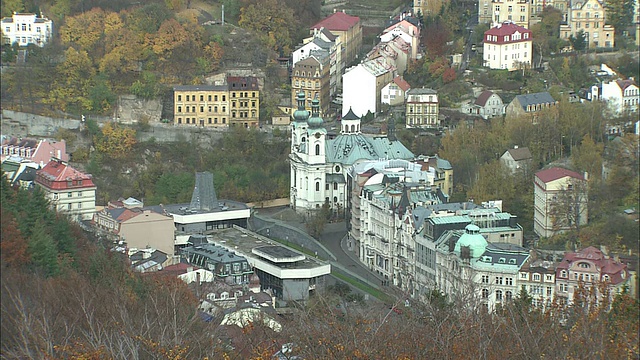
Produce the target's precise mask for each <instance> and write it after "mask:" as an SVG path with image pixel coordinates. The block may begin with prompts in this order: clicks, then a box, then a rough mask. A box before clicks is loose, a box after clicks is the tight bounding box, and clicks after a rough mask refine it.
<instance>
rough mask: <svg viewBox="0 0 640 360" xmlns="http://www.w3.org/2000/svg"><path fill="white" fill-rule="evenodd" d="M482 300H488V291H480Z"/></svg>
mask: <svg viewBox="0 0 640 360" xmlns="http://www.w3.org/2000/svg"><path fill="white" fill-rule="evenodd" d="M482 298H483V299H488V298H489V290H488V289H482Z"/></svg>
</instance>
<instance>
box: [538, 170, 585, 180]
mask: <svg viewBox="0 0 640 360" xmlns="http://www.w3.org/2000/svg"><path fill="white" fill-rule="evenodd" d="M566 176H569V177H572V178H574V179H579V180H585V178H584V175H581V174H578V173H577V172H575V171H571V170H567V169H563V168H558V167H554V168H551V169H546V170H540V171H538V172H537V173H536V177H537V178H538V179H540V180H542V182H544V183H548V182H551V181H554V180H558V179H562V178H563V177H566Z"/></svg>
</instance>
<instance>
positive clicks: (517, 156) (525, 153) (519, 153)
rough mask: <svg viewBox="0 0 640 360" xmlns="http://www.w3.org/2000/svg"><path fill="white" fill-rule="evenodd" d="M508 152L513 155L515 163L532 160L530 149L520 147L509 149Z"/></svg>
mask: <svg viewBox="0 0 640 360" xmlns="http://www.w3.org/2000/svg"><path fill="white" fill-rule="evenodd" d="M507 152H508V153H509V154H510V155H511V157H512V158H513V160H515V161H520V160H528V159H531V158H532V156H531V151H529V148H528V147H519V148H516V149H509V150H507Z"/></svg>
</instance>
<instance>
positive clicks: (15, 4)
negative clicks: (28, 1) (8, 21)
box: [1, 0, 24, 17]
mask: <svg viewBox="0 0 640 360" xmlns="http://www.w3.org/2000/svg"><path fill="white" fill-rule="evenodd" d="M1 8H2V11H1V14H2V15H1V16H2V17H6V16H8V17H11V15H12V14H13V13H14V12H22V11H23V10H24V2H23V0H2V6H1Z"/></svg>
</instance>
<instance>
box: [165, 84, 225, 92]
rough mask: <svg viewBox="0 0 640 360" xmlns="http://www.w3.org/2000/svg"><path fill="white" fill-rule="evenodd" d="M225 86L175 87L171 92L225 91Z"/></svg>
mask: <svg viewBox="0 0 640 360" xmlns="http://www.w3.org/2000/svg"><path fill="white" fill-rule="evenodd" d="M227 88H228V87H227V86H226V85H177V86H174V87H173V91H225V90H227Z"/></svg>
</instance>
